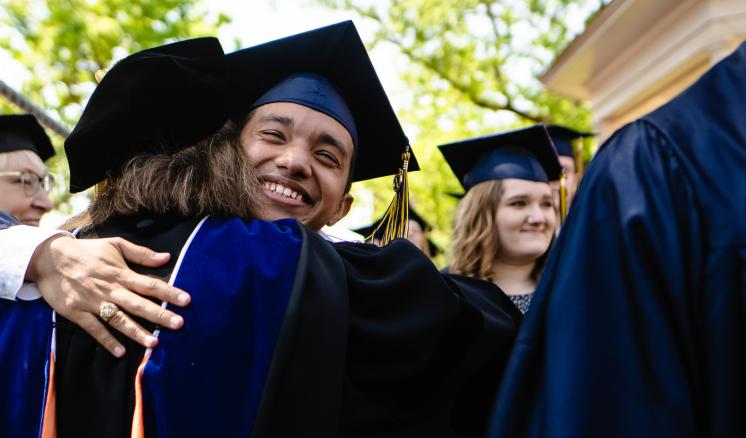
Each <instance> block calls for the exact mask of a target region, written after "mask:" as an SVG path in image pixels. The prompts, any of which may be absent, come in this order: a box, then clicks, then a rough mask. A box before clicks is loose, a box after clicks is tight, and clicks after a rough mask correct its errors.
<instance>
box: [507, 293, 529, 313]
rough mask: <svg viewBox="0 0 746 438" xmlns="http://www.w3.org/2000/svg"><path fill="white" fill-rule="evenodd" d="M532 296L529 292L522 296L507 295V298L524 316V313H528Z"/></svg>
mask: <svg viewBox="0 0 746 438" xmlns="http://www.w3.org/2000/svg"><path fill="white" fill-rule="evenodd" d="M533 296H534V293H533V292H529V293H527V294H522V295H508V298H510V301H512V302H513V304H515V306H516V307H517V308H518V310H520V311H521V313H523V314H526V312H528V308H529V306H531V297H533Z"/></svg>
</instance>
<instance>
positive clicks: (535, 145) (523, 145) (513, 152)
mask: <svg viewBox="0 0 746 438" xmlns="http://www.w3.org/2000/svg"><path fill="white" fill-rule="evenodd" d="M438 148H439V149H440V152H441V153H442V154H443V156H444V157H445V159H446V161H447V162H448V164H449V165H450V166H451V170H453V173H454V174H455V175H456V177H458V179H459V181H461V185H462V186H463V187H464V189H465V190H469V189H470V188H472V187H474V186H475V185H477V184H479V183H482V182H485V181H490V180H494V179H505V178H516V179H525V180H528V181H539V182H549V181H554V180H558V179H559V178H560V174H561V172H562V167H561V166H560V163H559V160H558V158H557V152H556V151H555V149H554V146H553V145H552V141H551V139H550V138H549V134H548V133H547V130H546V128H545V126H544V125H534V126H531V127H528V128H523V129H516V130H514V131H508V132H503V133H499V134H493V135H487V136H483V137H476V138H470V139H467V140H462V141H458V142H455V143H449V144H445V145H440V146H438Z"/></svg>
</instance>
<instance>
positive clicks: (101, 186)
mask: <svg viewBox="0 0 746 438" xmlns="http://www.w3.org/2000/svg"><path fill="white" fill-rule="evenodd" d="M108 186H109V184H108V179H105V180H103V181H101V182H99V183H98V184H96V185H95V186H93V199H96V198H98V197H99V196H100V195H101V194H102V193H104V192H105V191H106V189H107V188H108Z"/></svg>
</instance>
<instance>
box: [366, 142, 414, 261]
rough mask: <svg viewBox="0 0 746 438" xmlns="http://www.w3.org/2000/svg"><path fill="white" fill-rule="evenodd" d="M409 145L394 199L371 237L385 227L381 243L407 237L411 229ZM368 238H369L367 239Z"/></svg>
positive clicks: (403, 156) (396, 179) (398, 175)
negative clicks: (408, 171)
mask: <svg viewBox="0 0 746 438" xmlns="http://www.w3.org/2000/svg"><path fill="white" fill-rule="evenodd" d="M410 155H411V154H410V152H409V145H407V147H406V149H405V150H404V153H403V154H402V161H403V164H402V167H401V169H399V173H398V174H397V175H396V176H395V177H394V199H393V200H392V201H391V204H389V207H388V209H386V213H385V214H384V215H383V219H381V222H379V224H378V226H377V227H376V229H375V230H373V233H372V234H371V236H370V237H369V239H372V238H373V236H375V235H376V234H377V233H378V230H379V229H381V228H382V227H383V234H382V235H381V240H380V242H379V245H381V246H383V245H388V244H389V243H390V242H391V241H392V240H394V239H399V238H406V237H407V232H408V231H409V185H408V183H407V169H408V168H409V158H410ZM366 240H367V239H366Z"/></svg>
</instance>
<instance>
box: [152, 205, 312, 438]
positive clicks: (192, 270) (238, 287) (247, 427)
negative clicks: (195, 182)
mask: <svg viewBox="0 0 746 438" xmlns="http://www.w3.org/2000/svg"><path fill="white" fill-rule="evenodd" d="M301 244H302V235H301V231H300V229H299V226H298V224H297V222H296V221H295V220H294V219H293V220H282V221H277V222H274V223H267V222H261V221H252V222H249V223H248V224H247V223H243V222H242V221H240V220H238V219H231V220H225V221H218V220H213V219H208V220H207V221H205V223H204V224H203V225H202V228H201V229H200V230H199V231H198V232H197V234H196V235H195V237H194V239H193V240H192V242H191V244H190V246H189V248H188V251H187V252H186V255H185V257H184V259H183V261H182V263H181V267H180V269H179V271H178V273H177V277H176V280H175V283H174V284H175V285H176V286H178V287H180V288H182V289H184V290H187V291H189V293H190V294H191V296H192V304H191V305H190V306H189V307H188V308H186V309H178V308H172V310H174V311H176V312H177V313H179V314H181V315H183V316H184V321H185V326H184V327H183V328H182V329H181V330H179V331H175V332H172V331H164V332H161V335H160V343H159V345H158V347H156V348H155V349H154V350H153V354H152V356H151V358H150V361H149V362H148V364H147V365H146V367H145V370H144V374H143V400H144V402H143V409H144V416H145V427H146V432H147V436H225V437H228V436H250V435H251V432H252V429H253V426H254V420H255V417H256V412H257V409H258V407H259V403H260V400H261V396H262V390H263V387H264V381H265V378H266V376H267V372H268V370H269V367H270V364H271V361H272V354H273V352H274V348H275V343H276V341H277V337H278V333H279V331H280V327H281V326H282V321H283V317H284V315H285V309H286V307H287V304H288V300H289V298H290V294H291V292H292V287H293V283H294V280H295V273H296V268H297V263H298V257H299V254H300V248H301Z"/></svg>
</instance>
